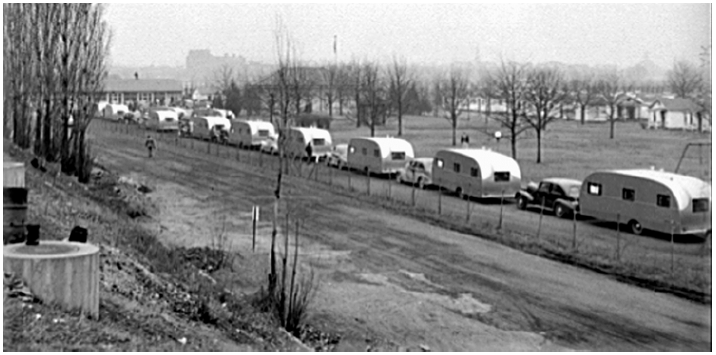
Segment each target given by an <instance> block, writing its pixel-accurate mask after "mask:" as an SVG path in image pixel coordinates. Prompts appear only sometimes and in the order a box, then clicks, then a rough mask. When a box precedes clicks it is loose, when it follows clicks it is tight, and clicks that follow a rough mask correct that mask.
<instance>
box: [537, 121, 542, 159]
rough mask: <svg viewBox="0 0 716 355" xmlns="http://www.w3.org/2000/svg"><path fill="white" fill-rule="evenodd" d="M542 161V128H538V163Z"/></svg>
mask: <svg viewBox="0 0 716 355" xmlns="http://www.w3.org/2000/svg"><path fill="white" fill-rule="evenodd" d="M541 162H542V128H541V127H540V128H538V129H537V164H539V163H541Z"/></svg>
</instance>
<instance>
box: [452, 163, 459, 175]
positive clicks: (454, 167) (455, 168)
mask: <svg viewBox="0 0 716 355" xmlns="http://www.w3.org/2000/svg"><path fill="white" fill-rule="evenodd" d="M452 170H453V171H454V172H456V173H459V172H460V163H453V164H452Z"/></svg>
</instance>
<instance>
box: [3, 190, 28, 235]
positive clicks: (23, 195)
mask: <svg viewBox="0 0 716 355" xmlns="http://www.w3.org/2000/svg"><path fill="white" fill-rule="evenodd" d="M2 197H3V226H2V227H3V228H2V236H3V245H5V244H9V243H22V242H24V241H25V220H26V219H27V189H26V188H24V187H3V194H2Z"/></svg>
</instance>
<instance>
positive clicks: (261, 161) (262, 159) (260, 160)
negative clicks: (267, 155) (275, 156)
mask: <svg viewBox="0 0 716 355" xmlns="http://www.w3.org/2000/svg"><path fill="white" fill-rule="evenodd" d="M259 167H260V168H263V167H264V155H263V154H261V153H260V152H259Z"/></svg>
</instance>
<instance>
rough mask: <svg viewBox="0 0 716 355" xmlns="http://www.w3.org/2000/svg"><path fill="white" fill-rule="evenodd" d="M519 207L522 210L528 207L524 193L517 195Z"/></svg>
mask: <svg viewBox="0 0 716 355" xmlns="http://www.w3.org/2000/svg"><path fill="white" fill-rule="evenodd" d="M517 208H519V209H521V210H526V209H527V199H526V198H525V197H524V196H522V195H520V196H519V197H517Z"/></svg>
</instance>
